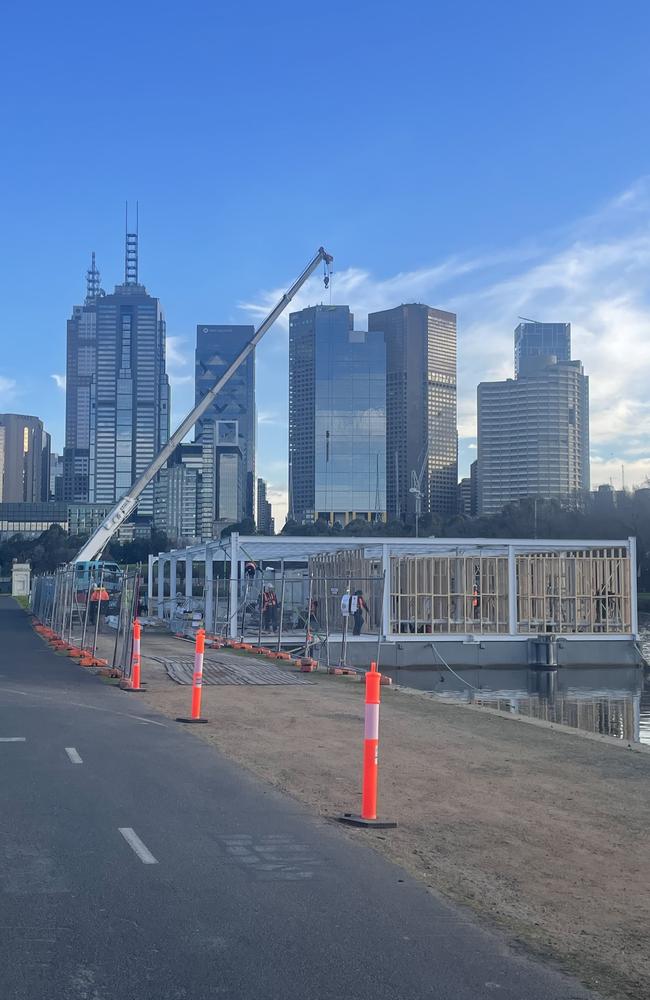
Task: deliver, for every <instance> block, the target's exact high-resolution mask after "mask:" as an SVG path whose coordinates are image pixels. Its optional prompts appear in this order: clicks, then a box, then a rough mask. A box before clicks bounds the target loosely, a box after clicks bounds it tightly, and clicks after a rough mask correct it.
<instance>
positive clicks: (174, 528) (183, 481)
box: [153, 443, 203, 544]
mask: <svg viewBox="0 0 650 1000" xmlns="http://www.w3.org/2000/svg"><path fill="white" fill-rule="evenodd" d="M202 459H203V456H202V446H201V445H200V444H186V443H184V444H179V445H178V447H177V448H175V450H174V452H173V454H172V456H171V458H170V459H169V460H168V462H167V465H166V466H165V468H164V469H161V470H160V472H159V473H158V476H157V478H156V481H155V483H154V514H153V523H154V528H156V530H158V531H163V532H164V533H165V534H166V535H167V536H168V538H170V539H171V541H172V542H174V543H177V544H179V543H180V544H190V543H191V542H194V541H197V540H198V539H199V538H200V537H201V472H202Z"/></svg>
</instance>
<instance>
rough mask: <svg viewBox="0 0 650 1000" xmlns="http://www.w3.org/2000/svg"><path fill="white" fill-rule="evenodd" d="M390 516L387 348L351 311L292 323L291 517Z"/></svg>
mask: <svg viewBox="0 0 650 1000" xmlns="http://www.w3.org/2000/svg"><path fill="white" fill-rule="evenodd" d="M385 516H386V348H385V344H384V338H383V335H382V334H381V333H379V334H376V333H372V332H365V331H359V330H355V329H354V317H353V316H352V314H351V313H350V310H349V308H348V306H322V305H321V306H313V307H310V308H308V309H303V310H301V311H300V312H297V313H292V314H291V316H290V320H289V517H290V518H292V519H294V520H296V521H299V522H303V521H309V520H316V519H317V518H325V519H326V520H328V521H329V522H330V523H335V522H340V523H341V524H347V523H348V522H349V521H351V520H353V519H355V518H358V517H359V518H363V519H365V520H371V521H372V520H382V519H384V518H385Z"/></svg>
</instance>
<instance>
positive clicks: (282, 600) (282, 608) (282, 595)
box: [277, 569, 285, 653]
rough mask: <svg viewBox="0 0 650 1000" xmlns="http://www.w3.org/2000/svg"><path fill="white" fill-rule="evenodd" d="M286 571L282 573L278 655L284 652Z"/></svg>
mask: <svg viewBox="0 0 650 1000" xmlns="http://www.w3.org/2000/svg"><path fill="white" fill-rule="evenodd" d="M284 579H285V577H284V569H283V571H282V586H281V588H280V613H279V617H278V646H277V651H278V653H281V652H282V618H283V616H284Z"/></svg>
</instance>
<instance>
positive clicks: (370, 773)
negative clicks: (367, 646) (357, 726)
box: [339, 663, 397, 830]
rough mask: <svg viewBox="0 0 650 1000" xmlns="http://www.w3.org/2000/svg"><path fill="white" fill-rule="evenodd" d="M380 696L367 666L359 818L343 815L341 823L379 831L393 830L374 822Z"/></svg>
mask: <svg viewBox="0 0 650 1000" xmlns="http://www.w3.org/2000/svg"><path fill="white" fill-rule="evenodd" d="M380 694H381V674H380V673H379V672H378V670H377V664H376V663H371V664H370V670H369V671H368V673H367V674H366V715H365V733H364V742H363V786H362V792H361V815H360V816H357V815H355V814H354V813H343V815H342V816H340V817H339V818H340V820H341V822H342V823H350V824H351V825H352V826H373V827H377V828H379V829H382V830H386V829H389V828H391V827H395V826H397V823H395V822H393V821H391V820H382V819H377V775H378V770H379V768H378V758H379V702H380V700H381V699H380Z"/></svg>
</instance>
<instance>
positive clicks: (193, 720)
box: [176, 716, 210, 724]
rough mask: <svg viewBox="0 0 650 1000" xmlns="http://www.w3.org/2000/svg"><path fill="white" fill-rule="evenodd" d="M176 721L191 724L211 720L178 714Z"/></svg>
mask: <svg viewBox="0 0 650 1000" xmlns="http://www.w3.org/2000/svg"><path fill="white" fill-rule="evenodd" d="M176 721H177V722H187V723H188V724H191V723H193V722H209V721H210V720H209V719H183V718H181V717H180V716H177V717H176Z"/></svg>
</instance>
